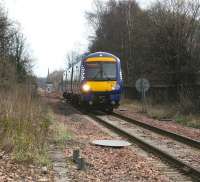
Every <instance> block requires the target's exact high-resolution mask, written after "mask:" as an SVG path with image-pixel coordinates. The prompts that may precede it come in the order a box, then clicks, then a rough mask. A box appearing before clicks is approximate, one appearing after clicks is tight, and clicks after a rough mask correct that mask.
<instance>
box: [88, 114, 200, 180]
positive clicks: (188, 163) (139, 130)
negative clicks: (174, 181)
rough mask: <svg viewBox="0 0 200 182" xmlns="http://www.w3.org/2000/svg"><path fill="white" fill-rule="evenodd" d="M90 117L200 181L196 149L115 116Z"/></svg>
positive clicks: (199, 153)
mask: <svg viewBox="0 0 200 182" xmlns="http://www.w3.org/2000/svg"><path fill="white" fill-rule="evenodd" d="M89 116H90V117H92V118H93V119H95V120H97V121H98V122H100V123H102V124H104V125H106V126H107V127H109V128H110V129H112V130H115V132H117V133H120V134H121V135H123V136H125V137H126V138H127V139H129V140H130V141H132V142H134V143H135V142H136V143H137V144H138V145H139V146H140V147H141V148H144V149H145V150H148V151H151V152H152V153H155V154H156V155H158V156H159V157H160V158H161V159H164V160H165V161H167V162H168V163H170V164H171V165H173V166H174V167H176V168H177V169H178V170H179V171H181V172H182V173H184V174H185V175H187V176H190V177H192V178H193V179H194V180H195V181H200V180H199V179H200V151H199V149H197V148H198V147H196V146H195V147H192V146H188V145H187V144H183V143H181V142H182V141H181V142H178V141H177V140H176V139H175V138H174V139H173V137H170V138H169V137H167V136H166V134H165V136H163V135H162V133H159V134H158V132H155V131H150V130H147V129H145V128H143V127H141V126H138V125H137V124H133V123H130V122H128V121H127V120H125V119H122V118H120V119H119V117H117V115H115V116H114V115H104V114H102V113H101V114H89Z"/></svg>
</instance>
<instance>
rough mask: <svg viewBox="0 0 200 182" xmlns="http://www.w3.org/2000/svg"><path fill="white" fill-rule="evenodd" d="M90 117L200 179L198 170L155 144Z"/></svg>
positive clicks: (188, 174)
mask: <svg viewBox="0 0 200 182" xmlns="http://www.w3.org/2000/svg"><path fill="white" fill-rule="evenodd" d="M88 116H90V117H91V118H92V119H94V120H96V121H97V122H99V123H101V124H103V125H104V126H106V127H108V128H110V129H111V130H114V131H115V132H117V133H119V134H120V135H123V136H125V137H126V138H127V139H128V140H129V141H131V142H133V143H135V142H136V143H137V144H138V145H139V146H140V147H141V148H143V149H145V150H148V151H150V152H152V153H155V154H157V155H158V156H160V158H161V159H163V160H165V161H167V162H168V163H169V164H171V165H172V166H173V167H175V168H177V169H178V170H179V171H180V172H182V173H184V174H185V175H187V176H190V177H192V178H193V179H194V180H195V181H199V179H200V171H199V170H198V169H195V168H194V167H193V166H190V165H189V164H186V163H185V162H183V161H181V160H179V159H177V158H176V157H174V156H172V155H171V154H169V153H167V152H166V151H163V150H161V149H159V148H157V147H156V146H153V145H151V144H149V143H148V142H146V141H144V140H142V139H141V138H139V137H137V136H135V135H133V134H132V133H129V132H127V131H126V130H125V129H122V128H120V127H118V126H115V125H112V124H111V123H109V122H107V121H105V120H103V119H101V118H100V117H98V116H96V115H94V114H88Z"/></svg>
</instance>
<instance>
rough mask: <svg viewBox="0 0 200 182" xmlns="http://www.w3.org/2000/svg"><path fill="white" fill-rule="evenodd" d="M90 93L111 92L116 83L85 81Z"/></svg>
mask: <svg viewBox="0 0 200 182" xmlns="http://www.w3.org/2000/svg"><path fill="white" fill-rule="evenodd" d="M86 84H87V85H88V86H89V87H90V91H91V92H111V91H113V88H114V87H115V85H116V81H87V83H86Z"/></svg>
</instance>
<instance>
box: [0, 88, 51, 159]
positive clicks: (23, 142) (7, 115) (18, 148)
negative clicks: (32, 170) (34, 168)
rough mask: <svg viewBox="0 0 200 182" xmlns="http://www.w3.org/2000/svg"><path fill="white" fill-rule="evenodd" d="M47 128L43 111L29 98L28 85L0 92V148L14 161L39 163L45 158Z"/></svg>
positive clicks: (36, 100) (47, 124)
mask: <svg viewBox="0 0 200 182" xmlns="http://www.w3.org/2000/svg"><path fill="white" fill-rule="evenodd" d="M49 125H50V120H49V118H48V116H47V108H46V107H45V106H44V105H42V103H41V102H40V100H39V98H37V97H33V94H32V89H31V87H30V86H22V85H20V87H19V86H16V87H15V89H12V90H10V91H0V128H1V132H0V137H1V146H2V148H4V149H9V150H11V152H12V154H13V158H14V159H16V160H18V161H27V162H32V161H33V162H40V159H41V158H44V156H46V154H45V153H46V145H47V143H46V141H47V137H48V129H49ZM42 155H43V156H42ZM43 161H46V160H44V159H43Z"/></svg>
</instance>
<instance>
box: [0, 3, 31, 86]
mask: <svg viewBox="0 0 200 182" xmlns="http://www.w3.org/2000/svg"><path fill="white" fill-rule="evenodd" d="M27 80H32V81H33V80H34V78H33V76H32V59H31V57H30V54H29V50H28V47H27V45H26V41H25V38H24V35H23V34H22V33H21V31H20V28H19V26H18V24H17V23H16V22H13V21H11V20H10V19H9V18H8V16H7V13H6V12H5V9H4V8H3V6H2V5H1V4H0V88H9V87H11V86H12V85H13V84H17V83H24V82H26V81H27Z"/></svg>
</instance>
